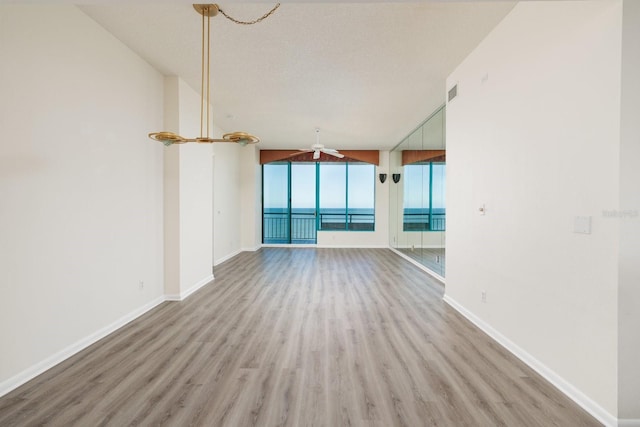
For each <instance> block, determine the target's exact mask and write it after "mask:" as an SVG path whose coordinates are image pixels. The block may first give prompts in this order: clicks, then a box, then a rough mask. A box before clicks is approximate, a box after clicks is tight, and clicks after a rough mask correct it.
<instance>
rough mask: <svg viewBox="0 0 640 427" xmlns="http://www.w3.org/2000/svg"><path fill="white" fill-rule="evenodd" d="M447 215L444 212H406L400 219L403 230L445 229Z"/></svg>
mask: <svg viewBox="0 0 640 427" xmlns="http://www.w3.org/2000/svg"><path fill="white" fill-rule="evenodd" d="M446 227H447V217H446V214H444V213H432V214H428V213H408V212H405V213H404V216H403V221H402V230H403V231H445V230H446Z"/></svg>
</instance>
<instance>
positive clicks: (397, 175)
mask: <svg viewBox="0 0 640 427" xmlns="http://www.w3.org/2000/svg"><path fill="white" fill-rule="evenodd" d="M391 178H392V179H393V182H395V183H396V184H397V183H399V182H400V174H399V173H394V174H393V175H391Z"/></svg>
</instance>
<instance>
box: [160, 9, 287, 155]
mask: <svg viewBox="0 0 640 427" xmlns="http://www.w3.org/2000/svg"><path fill="white" fill-rule="evenodd" d="M278 7H280V3H278V4H276V6H275V7H274V8H273V9H271V10H270V11H269V12H267V13H265V14H264V15H263V16H262V17H260V18H258V19H256V20H254V21H239V20H237V19H235V18H232V17H230V16H229V15H227V14H226V13H225V12H224V11H223V10H222V9H220V7H219V6H218V5H217V4H194V5H193V8H194V9H195V10H196V12H198V13H199V14H200V15H202V67H201V68H202V73H201V84H202V85H201V88H200V136H199V137H197V138H185V137H183V136H180V135H178V134H177V133H174V132H166V131H165V132H153V133H150V134H149V138H151V139H153V140H155V141H160V142H162V143H163V144H164V145H165V146H167V147H168V146H170V145H173V144H184V143H186V142H199V143H213V142H235V143H238V144H240V145H247V144H255V143H257V142H260V139H259V138H258V137H256V136H253V135H251V134H248V133H246V132H232V133H226V134H224V135H222V138H221V139H216V138H211V137H210V133H209V123H210V118H211V114H210V105H211V104H210V98H211V85H210V83H211V68H210V65H211V17H212V16H216V15H217V14H218V12H220V13H221V14H222V15H224V17H225V18H227V19H229V20H230V21H233V22H235V23H236V24H242V25H252V24H256V23H258V22H260V21H262V20H263V19H265V18H267V17H269V16H270V15H271V14H272V13H273V12H275V10H276V9H277V8H278ZM205 24H206V25H205Z"/></svg>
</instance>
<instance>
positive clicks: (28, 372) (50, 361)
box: [0, 296, 165, 397]
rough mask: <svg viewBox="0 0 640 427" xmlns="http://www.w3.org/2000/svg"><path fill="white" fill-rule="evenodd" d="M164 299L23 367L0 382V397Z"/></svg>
mask: <svg viewBox="0 0 640 427" xmlns="http://www.w3.org/2000/svg"><path fill="white" fill-rule="evenodd" d="M164 301H165V298H164V296H161V297H158V298H156V299H154V300H152V301H150V302H149V303H147V304H145V305H143V306H142V307H139V308H137V309H135V310H133V311H132V312H130V313H128V314H126V315H124V316H122V317H121V318H120V319H118V320H116V321H115V322H113V323H111V324H109V325H107V326H105V327H104V328H101V329H99V330H98V331H96V332H94V333H92V334H90V335H89V336H87V337H85V338H83V339H81V340H79V341H77V342H75V343H73V344H71V345H70V346H68V347H66V348H64V349H62V350H60V351H59V352H57V353H55V354H53V355H51V356H49V357H47V358H46V359H44V360H42V361H40V362H38V363H36V364H35V365H33V366H31V367H30V368H27V369H25V370H24V371H22V372H20V373H19V374H17V375H14V376H13V377H11V378H9V379H8V380H5V381H3V382H2V383H0V397H1V396H4V395H5V394H7V393H9V392H11V391H13V390H15V389H16V388H18V387H20V386H21V385H22V384H24V383H26V382H27V381H30V380H32V379H33V378H35V377H37V376H38V375H40V374H41V373H43V372H45V371H46V370H48V369H51V368H53V367H54V366H56V365H57V364H58V363H60V362H63V361H64V360H66V359H68V358H69V357H71V356H73V355H75V354H76V353H78V352H80V351H82V350H84V349H85V348H87V347H89V346H90V345H92V344H94V343H96V342H97V341H99V340H101V339H102V338H104V337H106V336H107V335H109V334H111V333H112V332H115V331H116V330H118V329H120V328H121V327H123V326H124V325H126V324H127V323H129V322H131V321H132V320H135V319H136V318H138V317H140V316H142V315H143V314H145V313H146V312H148V311H149V310H151V309H153V308H155V307H156V306H158V305H160V304H162V303H163V302H164Z"/></svg>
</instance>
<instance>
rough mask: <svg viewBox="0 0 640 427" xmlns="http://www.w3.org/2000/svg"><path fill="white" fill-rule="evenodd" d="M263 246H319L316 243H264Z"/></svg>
mask: <svg viewBox="0 0 640 427" xmlns="http://www.w3.org/2000/svg"><path fill="white" fill-rule="evenodd" d="M262 247H263V248H317V247H318V245H316V244H315V243H263V244H262Z"/></svg>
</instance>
